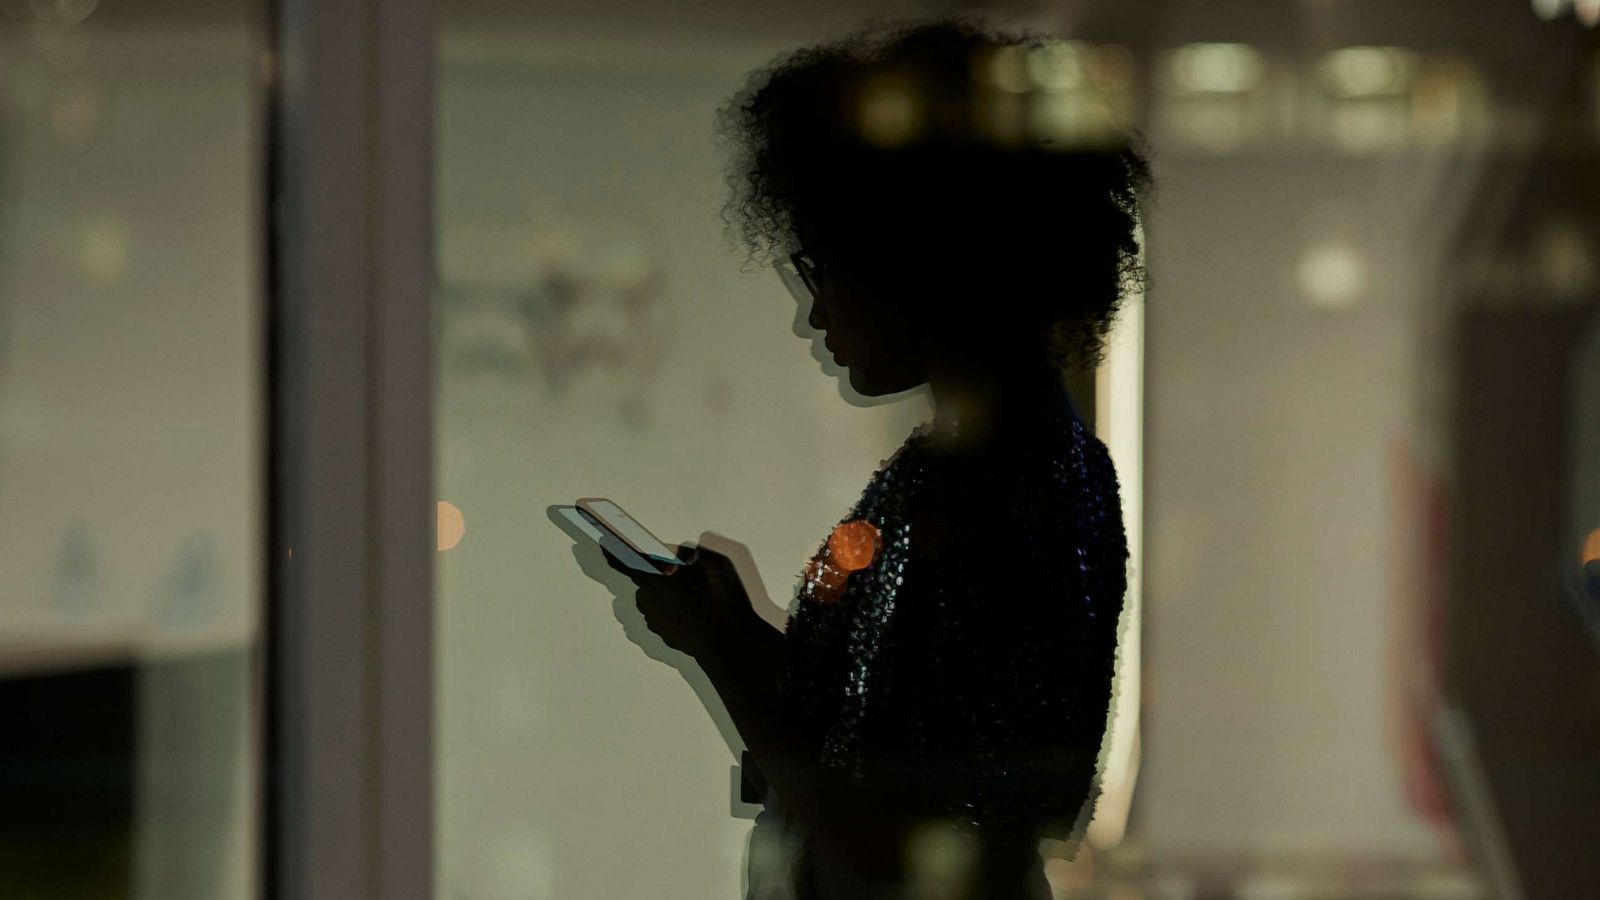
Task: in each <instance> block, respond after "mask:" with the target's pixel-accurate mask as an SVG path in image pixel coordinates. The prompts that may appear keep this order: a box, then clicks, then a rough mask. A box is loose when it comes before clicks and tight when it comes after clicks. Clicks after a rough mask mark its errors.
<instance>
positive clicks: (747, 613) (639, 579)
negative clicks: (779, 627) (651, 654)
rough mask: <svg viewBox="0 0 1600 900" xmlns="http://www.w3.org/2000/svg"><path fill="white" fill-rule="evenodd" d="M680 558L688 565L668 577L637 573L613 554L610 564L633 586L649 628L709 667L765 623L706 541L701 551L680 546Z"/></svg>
mask: <svg viewBox="0 0 1600 900" xmlns="http://www.w3.org/2000/svg"><path fill="white" fill-rule="evenodd" d="M678 557H679V558H680V559H684V560H688V561H689V562H688V565H684V566H680V567H678V568H677V569H675V570H674V571H673V572H672V573H671V574H668V575H651V574H648V573H644V572H639V571H636V570H634V569H631V568H629V567H627V566H625V565H623V564H622V563H621V562H619V561H618V560H617V558H616V557H614V556H612V555H611V554H610V553H607V554H606V561H607V562H608V563H610V565H611V568H613V569H615V570H616V571H618V572H620V573H622V574H624V575H626V576H628V578H629V579H630V580H631V581H632V582H633V584H634V587H635V589H636V590H635V594H634V603H635V604H636V605H637V606H638V608H639V614H640V615H641V616H643V617H644V621H645V626H646V627H648V628H649V629H650V631H651V632H653V633H654V634H655V635H656V636H657V637H659V638H661V640H662V641H663V642H664V643H665V644H666V645H667V646H668V647H671V648H672V649H674V650H678V651H680V652H682V653H686V654H688V655H689V656H691V657H693V658H694V659H695V661H696V662H699V663H700V664H701V665H705V664H706V663H707V662H708V661H712V660H714V659H715V658H716V657H717V656H718V655H719V654H720V653H721V651H722V650H723V649H724V648H727V647H732V646H736V645H737V643H738V642H739V641H741V640H743V639H744V638H745V637H746V636H748V635H749V634H750V632H751V631H753V630H754V628H755V627H756V626H759V625H761V624H763V623H762V622H761V619H760V616H759V615H758V614H757V613H756V611H755V609H754V607H753V606H752V605H751V602H750V594H749V592H748V591H747V590H746V589H745V585H744V581H743V579H742V578H740V576H739V572H738V570H737V569H736V568H735V567H734V564H733V561H732V560H730V559H729V558H728V557H727V556H726V555H724V554H722V553H719V552H717V551H715V550H711V549H709V548H708V547H706V546H705V545H704V543H703V542H702V544H701V545H700V546H698V547H697V546H693V545H689V544H684V545H683V546H681V547H679V548H678Z"/></svg>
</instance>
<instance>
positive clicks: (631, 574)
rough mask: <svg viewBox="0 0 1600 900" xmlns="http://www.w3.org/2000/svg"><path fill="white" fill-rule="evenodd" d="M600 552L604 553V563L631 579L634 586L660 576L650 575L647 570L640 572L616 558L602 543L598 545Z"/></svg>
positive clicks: (641, 584)
mask: <svg viewBox="0 0 1600 900" xmlns="http://www.w3.org/2000/svg"><path fill="white" fill-rule="evenodd" d="M600 552H601V553H603V554H605V558H606V565H608V566H610V567H611V568H612V570H613V571H615V572H617V573H619V574H622V575H626V576H628V578H629V579H630V580H631V581H633V583H634V585H635V586H643V585H644V584H645V583H646V582H648V581H650V580H652V579H656V578H660V577H661V576H660V575H652V574H650V573H648V572H641V571H639V570H638V569H635V568H634V567H632V566H630V565H628V564H627V563H625V562H623V561H622V560H620V559H617V557H616V556H615V555H613V554H612V552H611V551H610V550H607V549H606V547H605V545H604V544H602V545H601V546H600Z"/></svg>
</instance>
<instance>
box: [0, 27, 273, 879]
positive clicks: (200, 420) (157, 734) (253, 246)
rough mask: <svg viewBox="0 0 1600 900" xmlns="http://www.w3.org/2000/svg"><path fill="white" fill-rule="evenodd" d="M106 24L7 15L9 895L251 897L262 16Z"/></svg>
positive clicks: (0, 112) (3, 296)
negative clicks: (259, 77) (260, 25)
mask: <svg viewBox="0 0 1600 900" xmlns="http://www.w3.org/2000/svg"><path fill="white" fill-rule="evenodd" d="M99 6H104V7H107V8H105V9H100V8H97V4H96V3H95V2H93V0H88V2H81V3H79V2H61V3H31V4H30V3H5V4H3V5H0V13H3V15H0V721H4V722H5V725H4V727H3V728H0V893H3V894H5V895H6V896H17V897H25V896H40V897H43V896H51V897H56V896H61V897H66V896H105V897H139V898H152V900H154V898H163V900H172V898H195V900H211V898H236V897H247V896H253V895H254V893H255V891H254V885H255V879H256V863H255V861H256V840H257V818H256V812H257V811H256V802H255V782H256V765H257V753H256V751H255V745H256V740H257V736H258V733H257V728H256V718H255V713H256V709H257V707H256V702H255V698H256V694H257V687H258V683H257V679H256V675H255V667H254V661H255V651H256V650H257V647H258V645H257V638H258V625H259V622H260V612H259V602H260V601H259V596H260V581H261V579H260V569H261V556H260V552H259V549H258V544H259V538H260V526H259V521H260V518H261V508H262V507H261V497H260V488H259V485H260V482H261V477H260V471H261V465H260V449H259V448H260V445H261V436H262V431H261V424H260V420H261V406H260V403H259V399H258V398H259V397H260V395H261V393H262V391H261V364H260V362H261V355H260V352H259V344H260V330H259V322H260V318H261V312H260V310H261V288H260V281H261V261H260V250H259V248H260V246H261V244H262V241H261V229H260V219H261V215H260V203H259V197H258V183H259V181H260V177H261V173H260V165H259V163H260V159H261V151H262V148H261V142H262V126H261V121H262V118H261V108H262V95H261V87H260V81H259V79H258V72H259V71H260V68H259V67H260V60H261V58H262V55H261V47H262V36H261V32H260V29H259V22H260V21H261V20H260V16H261V15H262V14H263V13H262V11H261V10H260V9H259V8H258V6H257V4H254V3H231V4H222V5H220V6H216V7H207V8H204V9H202V8H200V7H197V6H193V5H186V4H176V5H174V4H161V5H159V6H157V7H147V6H144V5H139V4H136V5H135V6H134V7H132V8H130V7H126V6H125V5H120V4H109V3H108V4H100V5H99ZM118 7H122V8H118Z"/></svg>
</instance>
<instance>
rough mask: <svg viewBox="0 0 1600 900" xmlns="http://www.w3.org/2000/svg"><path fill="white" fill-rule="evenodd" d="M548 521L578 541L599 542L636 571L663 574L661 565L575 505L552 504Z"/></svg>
mask: <svg viewBox="0 0 1600 900" xmlns="http://www.w3.org/2000/svg"><path fill="white" fill-rule="evenodd" d="M549 512H550V521H552V522H554V523H556V525H557V526H558V527H559V528H560V529H561V530H562V531H565V532H566V533H567V536H568V537H571V538H572V539H573V540H579V541H592V542H594V543H596V544H599V545H600V546H601V547H603V548H604V549H605V551H606V552H607V553H610V554H611V555H612V556H615V557H616V558H617V560H618V561H619V562H621V563H622V564H623V565H625V566H627V567H628V568H630V569H633V570H634V571H637V572H644V573H647V574H650V575H664V574H666V573H665V572H663V571H662V570H661V567H659V566H657V565H655V564H654V563H652V562H650V560H648V559H645V558H644V557H642V556H640V555H639V554H637V553H635V552H634V551H633V548H632V547H629V546H628V545H627V544H624V543H623V542H622V539H621V538H619V537H617V536H616V535H614V534H612V533H611V532H609V531H607V530H606V529H605V528H603V527H601V525H600V523H599V522H596V521H595V520H594V517H592V516H590V515H589V514H588V513H586V512H584V511H583V510H581V509H579V508H577V507H576V506H552V507H550V508H549Z"/></svg>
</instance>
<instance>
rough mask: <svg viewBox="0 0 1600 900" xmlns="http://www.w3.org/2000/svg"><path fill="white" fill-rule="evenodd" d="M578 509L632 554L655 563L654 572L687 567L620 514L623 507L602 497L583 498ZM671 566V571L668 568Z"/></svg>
mask: <svg viewBox="0 0 1600 900" xmlns="http://www.w3.org/2000/svg"><path fill="white" fill-rule="evenodd" d="M578 509H579V511H581V512H584V513H587V514H588V515H589V517H590V518H591V519H593V520H594V521H595V522H596V523H597V524H598V525H599V526H600V527H601V528H604V529H605V530H606V531H608V532H610V533H611V534H612V535H613V536H615V537H616V538H617V539H618V540H620V541H622V543H624V544H626V545H627V546H628V548H629V549H631V550H632V551H633V552H634V553H637V554H638V555H640V556H642V557H644V558H645V559H647V560H649V561H650V562H652V563H654V564H655V566H656V568H657V569H660V570H661V571H666V572H670V571H672V569H673V568H676V567H678V566H682V565H687V563H685V562H684V561H683V560H681V559H679V558H678V554H677V553H676V552H675V551H674V550H673V549H672V548H671V547H668V546H667V545H666V544H663V543H661V539H660V538H658V537H656V536H655V535H653V534H651V533H650V532H649V530H648V529H646V528H645V527H644V526H643V525H640V524H639V522H638V520H637V519H635V518H634V517H632V516H630V515H628V514H627V513H626V512H624V511H623V509H622V507H620V506H618V505H617V504H616V503H614V502H612V501H610V500H607V499H606V498H604V497H584V498H583V499H581V500H579V501H578ZM669 567H670V568H669Z"/></svg>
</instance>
